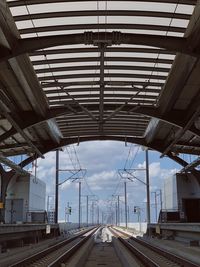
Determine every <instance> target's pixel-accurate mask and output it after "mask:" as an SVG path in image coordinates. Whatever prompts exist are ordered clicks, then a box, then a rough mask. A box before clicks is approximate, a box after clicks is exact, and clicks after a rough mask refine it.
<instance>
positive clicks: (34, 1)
mask: <svg viewBox="0 0 200 267" xmlns="http://www.w3.org/2000/svg"><path fill="white" fill-rule="evenodd" d="M109 1H115V2H123V1H122V0H109ZM128 1H129V2H133V3H134V2H138V0H128ZM63 2H64V3H77V2H96V1H95V0H26V4H27V5H38V4H50V3H63ZM99 2H103V0H99ZM140 2H145V3H147V2H150V3H152V2H155V3H170V4H177V0H140ZM196 3H197V0H179V4H182V5H196ZM8 5H9V7H17V6H24V0H18V1H12V2H8Z"/></svg>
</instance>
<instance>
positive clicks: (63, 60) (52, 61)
mask: <svg viewBox="0 0 200 267" xmlns="http://www.w3.org/2000/svg"><path fill="white" fill-rule="evenodd" d="M98 61H99V57H75V58H55V59H47V60H32V61H31V62H32V64H33V66H38V65H45V64H62V63H76V62H77V63H80V62H98ZM105 61H111V62H115V61H118V62H143V63H155V58H149V57H143V56H141V57H105ZM156 62H157V63H160V64H169V65H170V64H172V63H173V60H172V59H167V58H159V59H157V60H156Z"/></svg>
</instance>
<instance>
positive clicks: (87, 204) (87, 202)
mask: <svg viewBox="0 0 200 267" xmlns="http://www.w3.org/2000/svg"><path fill="white" fill-rule="evenodd" d="M88 198H89V196H86V206H87V211H86V216H87V218H86V222H87V226H88V209H89V199H88Z"/></svg>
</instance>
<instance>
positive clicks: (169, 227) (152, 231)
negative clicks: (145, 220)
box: [148, 223, 200, 241]
mask: <svg viewBox="0 0 200 267" xmlns="http://www.w3.org/2000/svg"><path fill="white" fill-rule="evenodd" d="M148 233H149V235H150V236H159V235H160V236H161V237H164V238H174V239H176V240H181V241H184V240H185V241H190V240H198V241H200V223H157V224H156V223H155V224H149V225H148Z"/></svg>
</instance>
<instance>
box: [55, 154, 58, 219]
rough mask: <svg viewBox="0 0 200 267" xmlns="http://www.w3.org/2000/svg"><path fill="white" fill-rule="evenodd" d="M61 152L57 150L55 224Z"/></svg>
mask: <svg viewBox="0 0 200 267" xmlns="http://www.w3.org/2000/svg"><path fill="white" fill-rule="evenodd" d="M58 187H59V150H58V149H57V150H56V188H55V223H58Z"/></svg>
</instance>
